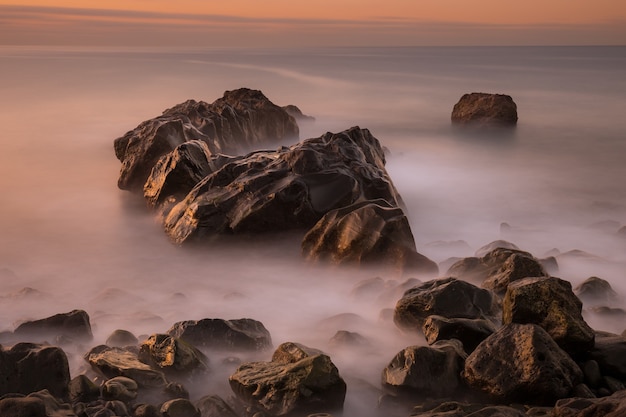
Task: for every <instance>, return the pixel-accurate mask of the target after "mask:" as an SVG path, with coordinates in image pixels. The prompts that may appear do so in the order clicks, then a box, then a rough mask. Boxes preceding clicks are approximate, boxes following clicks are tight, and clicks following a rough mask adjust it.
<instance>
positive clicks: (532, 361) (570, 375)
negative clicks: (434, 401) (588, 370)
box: [463, 323, 583, 405]
mask: <svg viewBox="0 0 626 417" xmlns="http://www.w3.org/2000/svg"><path fill="white" fill-rule="evenodd" d="M463 378H464V379H465V381H466V383H467V385H468V386H469V387H471V388H474V389H477V390H480V391H482V392H484V393H485V394H487V395H489V396H491V397H493V399H494V400H497V401H503V402H521V403H525V404H528V403H531V404H540V405H549V404H552V403H554V401H556V400H558V399H560V398H565V397H567V396H568V395H569V394H570V392H571V391H572V389H573V388H574V387H575V386H576V385H578V384H579V383H580V382H581V381H582V378H583V375H582V371H581V370H580V368H579V367H578V365H577V364H576V363H575V362H574V361H573V360H572V359H571V358H570V357H569V355H568V354H567V353H565V352H564V351H563V350H562V349H561V348H560V347H559V346H558V345H557V344H556V342H555V341H554V340H553V339H552V338H551V337H550V335H549V334H548V333H547V332H546V331H545V330H543V329H542V328H541V327H539V326H537V325H535V324H514V323H513V324H507V325H505V326H503V327H502V328H501V329H499V330H498V331H497V332H495V333H494V334H492V335H491V336H489V337H488V338H487V339H485V340H484V341H483V342H482V343H481V344H480V345H478V347H477V348H476V349H475V350H474V352H472V353H471V354H470V355H469V356H468V357H467V359H466V361H465V369H464V371H463Z"/></svg>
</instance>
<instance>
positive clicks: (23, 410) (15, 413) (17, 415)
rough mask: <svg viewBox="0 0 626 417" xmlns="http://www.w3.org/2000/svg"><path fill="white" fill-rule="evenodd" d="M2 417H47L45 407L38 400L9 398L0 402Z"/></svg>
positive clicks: (0, 414)
mask: <svg viewBox="0 0 626 417" xmlns="http://www.w3.org/2000/svg"><path fill="white" fill-rule="evenodd" d="M0 416H2V417H48V414H47V413H46V406H45V404H44V402H43V401H42V400H41V399H39V398H33V397H10V398H4V399H1V400H0Z"/></svg>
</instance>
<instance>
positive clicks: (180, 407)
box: [161, 398, 200, 417]
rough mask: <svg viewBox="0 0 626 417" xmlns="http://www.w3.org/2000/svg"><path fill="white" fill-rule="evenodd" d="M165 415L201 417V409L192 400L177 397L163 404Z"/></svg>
mask: <svg viewBox="0 0 626 417" xmlns="http://www.w3.org/2000/svg"><path fill="white" fill-rule="evenodd" d="M161 413H162V414H163V417H200V410H198V409H197V408H196V406H195V405H193V403H191V401H189V400H186V399H184V398H177V399H175V400H170V401H167V402H165V403H164V404H163V405H162V406H161Z"/></svg>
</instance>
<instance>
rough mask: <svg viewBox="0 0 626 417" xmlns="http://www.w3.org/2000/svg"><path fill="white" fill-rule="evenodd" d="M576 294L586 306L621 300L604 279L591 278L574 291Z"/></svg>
mask: <svg viewBox="0 0 626 417" xmlns="http://www.w3.org/2000/svg"><path fill="white" fill-rule="evenodd" d="M574 293H575V294H576V295H577V296H578V298H580V300H581V301H582V302H583V303H585V304H591V305H597V304H602V303H610V302H615V301H618V300H619V295H618V294H617V293H616V292H615V290H613V287H611V284H610V283H609V282H608V281H607V280H605V279H602V278H598V277H589V278H587V279H586V280H585V281H583V282H582V283H581V284H580V285H578V286H577V287H576V288H575V289H574Z"/></svg>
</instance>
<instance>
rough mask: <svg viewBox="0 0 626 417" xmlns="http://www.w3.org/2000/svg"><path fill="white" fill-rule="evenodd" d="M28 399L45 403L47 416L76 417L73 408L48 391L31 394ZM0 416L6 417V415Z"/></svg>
mask: <svg viewBox="0 0 626 417" xmlns="http://www.w3.org/2000/svg"><path fill="white" fill-rule="evenodd" d="M27 398H36V399H38V400H40V401H41V402H43V404H44V406H45V408H46V416H48V417H75V414H74V411H73V410H72V407H71V406H70V405H69V404H66V403H64V402H63V399H62V398H59V397H57V396H55V395H53V394H52V393H51V392H50V391H48V390H47V389H44V390H41V391H37V392H33V393H30V394H28V396H27ZM0 415H2V417H4V414H0Z"/></svg>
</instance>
